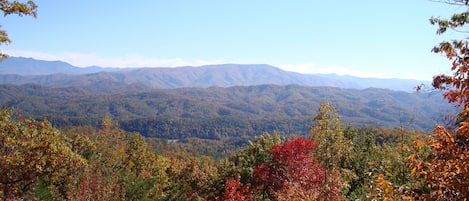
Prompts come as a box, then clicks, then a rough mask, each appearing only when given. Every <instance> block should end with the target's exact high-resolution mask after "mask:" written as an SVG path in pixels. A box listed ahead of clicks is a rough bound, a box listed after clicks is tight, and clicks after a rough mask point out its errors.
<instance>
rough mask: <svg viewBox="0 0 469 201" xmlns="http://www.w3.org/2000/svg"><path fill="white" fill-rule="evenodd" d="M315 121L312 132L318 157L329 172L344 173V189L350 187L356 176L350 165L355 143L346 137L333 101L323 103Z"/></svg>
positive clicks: (311, 128)
mask: <svg viewBox="0 0 469 201" xmlns="http://www.w3.org/2000/svg"><path fill="white" fill-rule="evenodd" d="M313 121H314V122H315V125H313V126H311V127H310V133H311V138H312V139H313V140H314V142H315V143H316V149H315V155H316V157H317V158H318V160H319V161H320V163H321V164H322V165H323V167H325V168H326V170H328V172H331V173H333V172H338V173H340V174H341V175H342V181H343V188H344V189H348V188H350V184H349V182H350V181H352V179H353V178H355V177H356V175H355V174H354V173H353V171H351V170H350V167H349V166H350V164H349V162H350V161H351V157H352V150H353V143H352V141H351V140H350V139H348V138H346V137H345V134H344V129H345V128H344V125H343V124H342V123H341V122H340V118H339V113H338V112H337V110H336V109H335V108H334V106H333V105H332V103H321V104H320V108H319V112H318V114H317V115H316V116H315V117H314V118H313ZM334 174H335V173H334ZM326 176H327V175H326ZM326 179H327V178H326Z"/></svg>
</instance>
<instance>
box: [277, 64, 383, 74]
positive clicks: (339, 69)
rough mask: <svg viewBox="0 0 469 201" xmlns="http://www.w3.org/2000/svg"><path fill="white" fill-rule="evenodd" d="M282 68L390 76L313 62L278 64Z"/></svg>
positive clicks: (295, 70) (314, 72)
mask: <svg viewBox="0 0 469 201" xmlns="http://www.w3.org/2000/svg"><path fill="white" fill-rule="evenodd" d="M278 66H279V67H280V68H282V69H284V70H287V71H293V72H297V73H304V74H337V75H351V76H356V77H374V78H388V77H386V76H384V75H382V74H380V73H374V72H364V71H359V70H354V69H349V68H346V67H343V66H318V65H315V64H313V63H304V64H284V65H282V64H281V65H278Z"/></svg>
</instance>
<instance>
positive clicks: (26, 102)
mask: <svg viewBox="0 0 469 201" xmlns="http://www.w3.org/2000/svg"><path fill="white" fill-rule="evenodd" d="M0 94H2V96H1V97H0V106H1V107H12V108H14V109H15V110H16V111H17V112H18V113H19V114H21V115H24V116H32V117H35V118H42V117H46V118H47V119H49V120H51V121H52V123H53V124H54V125H56V126H60V127H62V126H69V125H84V124H95V123H96V122H100V119H101V118H103V117H104V115H110V116H111V117H112V118H113V119H115V120H118V121H119V122H120V124H121V126H122V127H123V128H124V129H126V130H128V131H138V132H140V133H142V134H144V135H146V136H153V137H162V138H183V137H191V136H195V137H200V138H209V139H211V138H217V137H219V136H222V135H227V136H230V135H237V136H241V135H257V134H260V133H262V132H271V131H274V130H276V131H279V132H281V133H284V134H293V133H296V134H305V133H307V132H308V127H309V126H310V124H311V118H312V117H313V116H314V115H315V114H316V112H317V109H318V106H319V103H320V102H332V103H333V104H334V105H335V106H336V108H337V109H338V110H339V113H340V115H341V116H342V117H343V120H344V122H347V123H349V124H352V125H356V126H366V125H372V126H378V127H379V126H383V127H391V128H392V127H401V126H402V127H405V128H407V129H417V130H424V131H429V130H431V129H432V128H433V126H434V124H435V123H436V122H439V121H441V120H442V119H443V116H444V115H446V114H450V113H452V112H451V111H452V110H454V108H453V106H451V105H450V104H448V103H447V102H446V101H444V100H442V98H441V94H439V93H407V92H398V91H392V90H386V89H376V88H369V89H364V90H356V89H341V88H333V87H304V86H297V85H287V86H278V85H259V86H238V87H228V88H222V87H210V88H179V89H172V90H170V89H154V90H151V91H147V92H141V91H139V90H126V88H122V89H121V90H114V91H109V92H107V93H95V92H94V91H93V90H91V89H87V88H84V87H82V88H79V87H73V88H72V87H67V88H50V87H44V86H39V85H0Z"/></svg>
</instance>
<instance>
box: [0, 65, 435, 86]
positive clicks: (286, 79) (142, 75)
mask: <svg viewBox="0 0 469 201" xmlns="http://www.w3.org/2000/svg"><path fill="white" fill-rule="evenodd" d="M103 82H105V83H112V85H118V86H125V85H134V86H135V85H139V86H140V87H142V88H160V89H174V88H183V87H203V88H206V87H231V86H251V85H265V84H275V85H290V84H295V85H301V86H327V87H340V88H349V89H366V88H370V87H374V88H386V89H392V90H401V91H412V90H413V89H414V87H415V86H417V85H419V84H422V83H427V82H425V81H419V80H405V79H377V78H358V77H352V76H338V75H324V74H300V73H295V72H289V71H284V70H281V69H279V68H277V67H274V66H270V65H266V64H220V65H207V66H199V67H187V66H186V67H176V68H160V67H158V68H156V67H153V68H125V69H122V68H121V69H119V68H102V67H88V68H79V67H74V66H72V65H70V64H67V63H65V62H60V61H41V60H35V59H31V58H19V57H16V58H15V57H13V58H9V59H6V60H5V61H4V62H2V63H0V84H40V85H44V86H49V87H76V86H80V87H83V86H84V87H89V88H96V89H97V90H99V89H100V88H101V87H100V86H101V84H102V83H103Z"/></svg>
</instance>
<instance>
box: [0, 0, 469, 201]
mask: <svg viewBox="0 0 469 201" xmlns="http://www.w3.org/2000/svg"><path fill="white" fill-rule="evenodd" d="M1 3H2V5H1V7H0V9H1V10H2V11H3V12H4V14H7V15H8V14H18V15H33V16H35V15H36V5H35V4H34V3H33V2H32V1H28V2H27V3H19V2H17V1H14V2H8V1H2V2H1ZM449 3H451V4H456V5H461V6H464V7H467V6H468V4H469V1H467V0H464V1H462V0H461V1H458V0H455V1H449ZM468 16H469V12H463V13H459V14H455V15H454V16H452V18H450V19H441V18H432V19H431V23H432V24H437V25H438V26H439V29H438V31H437V33H438V34H442V33H445V32H446V31H447V30H448V29H456V30H459V29H462V28H463V27H464V25H465V24H466V23H467V22H469V17H468ZM0 38H1V40H0V43H7V42H9V39H8V37H7V35H6V33H5V32H4V31H0ZM433 51H434V52H436V53H442V54H444V55H445V56H446V57H447V58H448V59H449V60H450V61H451V63H452V67H451V70H452V71H451V72H452V74H450V75H437V76H435V77H434V79H433V87H434V88H436V89H439V90H441V91H442V92H443V93H442V95H443V98H444V99H445V100H446V101H449V102H450V103H454V104H455V105H456V106H457V107H456V109H455V110H457V112H455V113H456V115H454V116H455V117H453V118H451V117H448V119H452V120H454V121H448V122H444V123H445V124H436V126H434V129H433V133H432V134H431V135H428V133H427V132H424V131H425V130H428V127H433V125H434V123H435V121H434V120H433V121H432V119H426V118H425V117H431V118H435V119H440V118H442V115H443V114H447V113H446V112H448V113H449V114H452V112H454V111H453V110H451V109H448V110H446V109H444V110H441V109H442V108H446V107H447V104H446V103H445V101H442V100H441V99H440V98H436V97H437V96H435V94H433V95H431V94H430V95H429V94H427V93H406V92H398V91H392V90H383V89H373V88H371V89H365V90H352V89H347V90H345V89H339V88H333V87H303V86H297V85H286V86H278V85H257V86H236V87H228V88H221V87H210V88H205V89H202V88H179V89H173V90H164V89H151V90H149V89H148V88H145V87H143V88H141V85H139V84H136V85H119V86H118V87H117V88H116V87H115V86H114V87H113V88H107V89H108V90H104V91H101V90H102V89H106V87H107V86H111V85H113V83H115V82H109V81H103V82H101V83H102V88H100V93H97V91H92V90H91V89H90V88H87V87H81V88H80V87H76V86H74V87H71V86H65V87H54V88H52V87H46V86H41V85H35V84H27V85H0V94H1V95H2V96H0V105H1V106H2V107H4V108H3V109H1V110H0V145H1V146H0V199H2V200H216V201H229V200H240V201H243V200H245V201H247V200H248V201H250V200H466V199H467V198H469V164H468V163H469V98H468V97H469V80H468V77H469V71H468V68H469V63H468V62H467V59H466V58H468V57H469V55H468V54H469V48H468V45H467V41H465V40H455V41H450V42H442V43H441V44H440V45H438V46H437V47H435V48H434V49H433ZM5 56H6V55H4V54H0V57H5ZM55 76H57V75H55ZM21 79H22V78H21ZM98 83H99V82H98ZM106 84H108V85H106ZM124 86H126V87H124ZM128 86H135V88H132V89H131V90H129V91H120V92H119V93H117V91H116V90H120V89H126V88H127V87H128ZM120 87H121V88H120ZM127 89H128V88H127ZM417 90H421V88H420V87H417ZM437 95H441V94H437ZM11 108H13V109H11ZM312 108H314V109H312ZM435 108H436V109H437V110H435ZM342 117H343V118H342ZM261 132H262V133H261Z"/></svg>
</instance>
